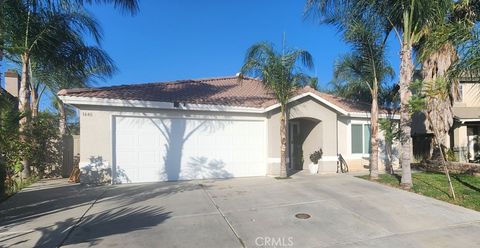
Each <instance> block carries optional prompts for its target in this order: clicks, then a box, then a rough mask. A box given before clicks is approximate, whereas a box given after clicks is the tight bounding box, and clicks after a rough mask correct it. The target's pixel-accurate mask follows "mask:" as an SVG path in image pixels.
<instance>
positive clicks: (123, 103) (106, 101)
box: [59, 96, 265, 113]
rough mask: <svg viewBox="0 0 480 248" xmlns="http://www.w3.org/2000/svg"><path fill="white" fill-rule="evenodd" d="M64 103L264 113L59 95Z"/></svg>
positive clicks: (259, 110) (227, 108) (202, 105)
mask: <svg viewBox="0 0 480 248" xmlns="http://www.w3.org/2000/svg"><path fill="white" fill-rule="evenodd" d="M59 98H60V100H62V101H63V102H64V103H66V104H70V105H94V106H113V107H131V108H159V109H173V110H203V111H223V112H243V113H264V112H265V111H264V109H262V108H250V107H234V106H225V105H208V104H184V103H180V105H179V107H174V103H172V102H156V101H139V100H120V99H104V98H94V97H77V96H59Z"/></svg>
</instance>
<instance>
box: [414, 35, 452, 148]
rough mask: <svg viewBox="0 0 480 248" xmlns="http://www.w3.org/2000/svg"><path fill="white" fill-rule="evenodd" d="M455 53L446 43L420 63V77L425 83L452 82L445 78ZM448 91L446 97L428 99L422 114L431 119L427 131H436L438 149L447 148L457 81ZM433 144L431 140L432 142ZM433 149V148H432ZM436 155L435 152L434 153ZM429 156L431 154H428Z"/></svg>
mask: <svg viewBox="0 0 480 248" xmlns="http://www.w3.org/2000/svg"><path fill="white" fill-rule="evenodd" d="M457 58H458V56H457V52H456V50H455V47H454V46H453V45H452V44H450V43H446V44H445V45H443V46H442V47H441V48H440V49H438V50H437V51H435V52H434V53H432V54H431V55H430V56H429V57H428V58H427V59H426V60H425V61H423V63H422V77H423V81H425V82H434V81H435V80H438V79H439V78H443V79H445V80H452V79H449V78H446V76H447V71H448V69H449V68H450V66H451V65H452V64H453V63H455V61H456V60H457ZM450 82H453V83H451V84H450V85H449V86H450V87H449V88H448V89H446V90H448V96H444V97H438V98H431V99H428V101H427V105H426V108H425V110H424V114H425V115H426V116H427V115H428V118H430V119H431V122H430V125H431V126H430V127H427V130H428V131H431V132H433V130H432V129H433V128H435V129H436V131H437V135H438V136H437V138H438V141H439V142H440V144H441V146H440V147H448V142H447V139H446V137H447V134H448V132H449V131H450V128H451V127H452V126H453V117H454V114H453V103H454V99H455V98H456V97H457V93H458V92H457V89H458V84H456V82H457V81H450ZM432 143H433V140H432ZM432 147H433V146H432ZM434 153H436V152H434ZM430 155H431V154H430Z"/></svg>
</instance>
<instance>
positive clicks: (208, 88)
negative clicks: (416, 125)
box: [58, 76, 398, 183]
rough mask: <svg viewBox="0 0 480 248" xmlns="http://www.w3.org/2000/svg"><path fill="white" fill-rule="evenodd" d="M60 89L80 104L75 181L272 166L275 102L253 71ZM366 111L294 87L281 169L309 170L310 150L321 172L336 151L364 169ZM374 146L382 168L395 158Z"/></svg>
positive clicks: (231, 172) (231, 173)
mask: <svg viewBox="0 0 480 248" xmlns="http://www.w3.org/2000/svg"><path fill="white" fill-rule="evenodd" d="M58 96H59V97H60V98H61V99H62V100H63V101H64V102H65V103H67V104H70V105H73V106H75V107H77V108H78V109H79V111H80V151H81V152H80V167H81V170H82V176H81V180H82V181H83V182H97V181H110V180H112V179H113V180H112V181H113V182H114V183H125V182H150V181H167V180H189V179H203V178H229V177H246V176H265V175H278V174H279V170H280V135H279V132H280V113H279V111H280V109H279V104H278V103H277V102H276V100H275V99H274V97H273V95H272V94H271V92H269V91H268V90H266V89H265V88H264V87H263V85H262V82H261V81H259V80H258V79H254V78H244V79H243V80H241V81H239V80H238V77H237V76H231V77H219V78H208V79H197V80H181V81H174V82H164V83H147V84H132V85H121V86H111V87H102V88H91V89H68V90H65V89H64V90H61V91H60V92H58ZM369 112H370V106H369V105H368V104H364V103H359V102H354V101H350V100H347V99H344V98H340V97H335V96H332V95H329V94H326V93H322V92H318V91H316V90H314V89H312V88H310V87H305V88H303V89H300V90H298V92H297V93H296V95H295V96H294V97H292V98H291V99H290V102H289V113H288V115H289V126H288V154H289V155H288V158H289V159H288V167H289V169H290V170H302V169H306V168H308V165H309V163H310V160H309V156H310V154H311V153H313V152H314V151H315V150H318V149H322V150H323V157H322V158H321V160H320V161H319V167H320V171H319V172H320V173H335V172H336V170H337V159H338V158H337V154H342V155H343V157H344V158H345V159H346V161H347V163H348V165H349V167H350V170H368V156H369V152H370V151H369V135H370V130H369V118H370V117H369V115H370V114H369ZM381 116H382V117H384V118H387V117H389V116H388V113H387V112H386V111H383V110H382V113H381ZM390 117H392V116H390ZM393 118H398V116H393ZM380 143H381V145H382V149H381V150H382V151H383V149H384V148H385V147H384V146H385V142H382V140H381V142H380ZM382 151H381V152H380V161H381V168H384V164H385V163H384V161H387V162H388V163H391V162H393V163H394V164H396V163H397V162H398V159H397V158H396V157H395V156H394V157H393V159H392V157H391V156H389V157H386V156H385V153H384V152H382ZM394 151H396V148H395V147H394ZM394 155H396V152H394Z"/></svg>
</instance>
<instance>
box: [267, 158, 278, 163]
mask: <svg viewBox="0 0 480 248" xmlns="http://www.w3.org/2000/svg"><path fill="white" fill-rule="evenodd" d="M267 162H268V163H280V158H272V157H268V159H267Z"/></svg>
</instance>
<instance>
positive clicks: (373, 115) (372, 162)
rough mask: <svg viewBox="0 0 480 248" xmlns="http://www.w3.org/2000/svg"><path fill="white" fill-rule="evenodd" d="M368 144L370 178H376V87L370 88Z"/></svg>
mask: <svg viewBox="0 0 480 248" xmlns="http://www.w3.org/2000/svg"><path fill="white" fill-rule="evenodd" d="M370 113H371V114H370V124H371V126H370V128H371V130H370V133H371V134H370V144H371V146H372V153H371V154H370V179H373V180H377V179H378V139H377V136H378V89H377V87H375V86H374V87H373V90H372V109H371V112H370Z"/></svg>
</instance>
